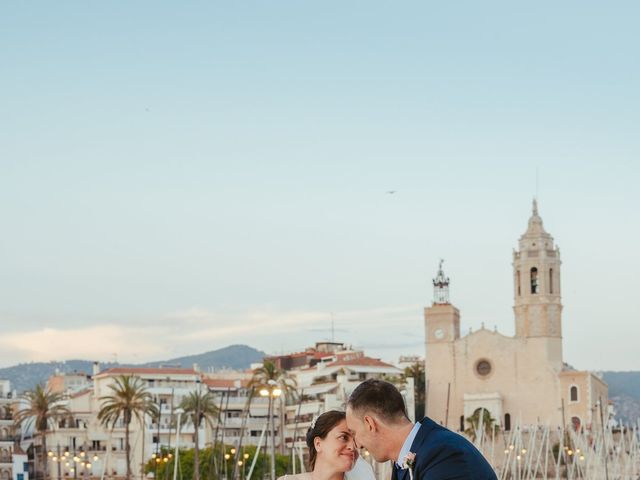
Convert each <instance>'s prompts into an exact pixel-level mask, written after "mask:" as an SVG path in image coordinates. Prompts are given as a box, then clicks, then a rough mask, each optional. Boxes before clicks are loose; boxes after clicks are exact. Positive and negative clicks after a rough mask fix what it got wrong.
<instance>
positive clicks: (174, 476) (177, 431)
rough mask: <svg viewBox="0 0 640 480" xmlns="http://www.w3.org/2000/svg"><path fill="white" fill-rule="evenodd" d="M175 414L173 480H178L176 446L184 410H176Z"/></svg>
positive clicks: (178, 441)
mask: <svg viewBox="0 0 640 480" xmlns="http://www.w3.org/2000/svg"><path fill="white" fill-rule="evenodd" d="M176 413H177V414H178V425H177V426H176V451H175V454H174V455H173V456H174V461H173V462H174V463H173V480H176V479H177V478H178V460H179V452H178V446H179V445H180V419H181V417H182V414H183V413H184V410H183V409H181V408H178V409H176Z"/></svg>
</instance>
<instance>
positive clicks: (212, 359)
mask: <svg viewBox="0 0 640 480" xmlns="http://www.w3.org/2000/svg"><path fill="white" fill-rule="evenodd" d="M265 356H266V353H264V352H261V351H260V350H256V349H255V348H252V347H249V346H247V345H230V346H228V347H224V348H221V349H220V350H213V351H211V352H206V353H201V354H199V355H189V356H187V357H178V358H173V359H171V360H166V361H161V362H149V363H146V364H144V365H140V366H148V367H159V366H162V365H180V366H182V367H183V368H191V367H193V365H194V364H197V365H198V368H199V369H200V370H201V371H203V372H207V371H210V370H215V369H220V368H232V369H234V370H244V369H246V368H249V366H250V365H251V364H252V363H256V362H261V361H262V359H263V358H264V357H265Z"/></svg>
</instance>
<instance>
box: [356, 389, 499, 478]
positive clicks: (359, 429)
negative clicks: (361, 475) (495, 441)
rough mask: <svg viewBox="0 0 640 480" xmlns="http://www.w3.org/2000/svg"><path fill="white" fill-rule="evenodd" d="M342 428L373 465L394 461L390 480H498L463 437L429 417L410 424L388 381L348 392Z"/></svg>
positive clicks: (398, 396) (400, 397) (396, 393)
mask: <svg viewBox="0 0 640 480" xmlns="http://www.w3.org/2000/svg"><path fill="white" fill-rule="evenodd" d="M347 426H348V428H349V430H351V432H352V434H353V437H354V439H355V442H356V446H358V448H361V447H364V448H366V449H367V450H368V451H369V452H370V453H371V454H372V455H373V458H375V460H376V461H377V462H385V461H387V460H393V475H392V480H497V477H496V474H495V472H494V471H493V469H492V468H491V466H490V465H489V463H488V462H487V461H486V460H485V459H484V457H483V456H482V454H481V453H480V452H479V451H478V450H477V449H476V448H475V447H474V446H473V445H472V444H471V443H470V442H469V441H468V440H466V439H465V438H464V437H462V436H460V435H458V434H457V433H454V432H452V431H451V430H447V429H446V428H444V427H442V426H440V425H438V424H436V423H435V422H434V421H433V420H431V419H430V418H428V417H425V418H424V420H422V421H421V422H420V423H416V424H415V425H414V424H413V423H411V421H410V420H409V419H408V417H407V412H406V409H405V405H404V400H403V399H402V395H400V392H398V390H397V389H396V387H394V386H393V385H392V384H390V383H388V382H384V381H382V380H373V379H370V380H366V381H365V382H363V383H361V384H360V385H359V386H358V387H357V388H356V389H355V390H354V391H353V393H352V394H351V396H350V397H349V401H348V403H347ZM409 469H410V470H411V472H409Z"/></svg>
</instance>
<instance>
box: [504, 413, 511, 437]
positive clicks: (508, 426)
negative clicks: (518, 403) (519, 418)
mask: <svg viewBox="0 0 640 480" xmlns="http://www.w3.org/2000/svg"><path fill="white" fill-rule="evenodd" d="M510 430H511V414H510V413H505V414H504V431H505V432H508V431H510Z"/></svg>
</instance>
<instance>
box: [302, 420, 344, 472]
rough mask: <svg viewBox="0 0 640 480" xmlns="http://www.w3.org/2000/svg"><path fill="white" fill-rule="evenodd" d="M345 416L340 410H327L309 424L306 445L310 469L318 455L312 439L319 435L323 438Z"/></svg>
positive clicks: (312, 467)
mask: <svg viewBox="0 0 640 480" xmlns="http://www.w3.org/2000/svg"><path fill="white" fill-rule="evenodd" d="M345 418H346V415H345V413H344V412H340V411H338V410H329V411H328V412H324V413H323V414H322V415H320V416H319V417H318V418H316V421H315V423H312V424H311V427H310V428H309V430H307V447H309V467H310V470H312V471H313V469H314V468H315V466H316V457H317V456H318V452H317V451H316V446H315V443H314V440H315V439H316V437H320V438H321V439H324V438H326V437H327V434H328V433H329V432H330V431H331V430H332V429H333V428H334V427H335V426H336V425H337V424H338V423H340V422H341V421H342V420H344V419H345Z"/></svg>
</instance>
